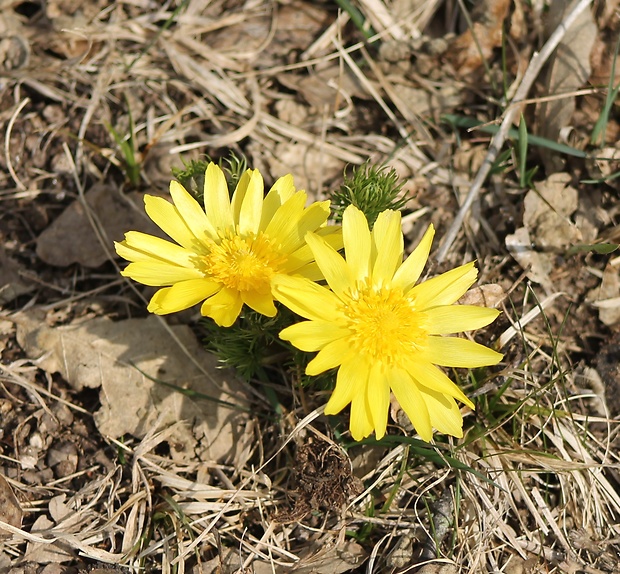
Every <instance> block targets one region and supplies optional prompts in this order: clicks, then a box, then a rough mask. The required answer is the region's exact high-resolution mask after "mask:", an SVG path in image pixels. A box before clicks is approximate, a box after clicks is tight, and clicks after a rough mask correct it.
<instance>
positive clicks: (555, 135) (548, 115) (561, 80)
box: [535, 0, 597, 173]
mask: <svg viewBox="0 0 620 574" xmlns="http://www.w3.org/2000/svg"><path fill="white" fill-rule="evenodd" d="M572 5H573V3H572V2H571V1H570V0H557V1H556V2H552V3H551V4H550V7H549V14H548V15H547V18H545V24H546V32H547V35H550V34H551V33H552V32H553V31H554V30H555V29H556V28H557V27H558V26H559V25H560V24H561V22H562V19H563V18H564V16H565V15H566V12H568V11H569V10H571V9H572ZM596 34H597V28H596V24H595V23H594V17H593V16H592V12H591V11H590V10H584V11H583V12H582V13H581V14H580V15H579V17H578V18H577V20H575V22H574V23H573V24H572V25H571V26H570V28H568V30H567V31H566V34H565V35H564V38H563V39H562V41H561V42H560V44H559V46H558V47H557V49H556V51H555V53H554V54H553V56H552V57H551V58H550V60H549V66H548V68H547V75H546V79H545V85H544V87H543V90H544V93H545V94H549V95H553V96H556V95H561V94H570V93H571V92H574V91H575V90H577V89H579V88H581V87H582V86H583V85H584V84H585V83H586V81H587V79H588V78H589V77H590V72H591V66H590V54H591V52H592V48H593V46H594V41H595V39H596ZM574 111H575V98H574V96H568V97H566V98H559V99H555V100H552V101H549V102H543V103H541V104H540V105H539V106H538V108H537V110H536V129H535V131H536V133H537V134H539V135H540V136H542V137H545V138H547V139H550V140H552V141H558V140H559V139H560V130H561V129H562V128H564V127H567V126H569V125H570V123H571V119H572V116H573V113H574ZM541 155H542V158H543V161H544V163H545V167H546V169H547V172H548V173H551V172H554V171H559V170H560V169H562V166H563V160H562V158H561V157H560V156H559V155H558V153H557V152H555V151H553V150H549V149H546V148H542V149H541Z"/></svg>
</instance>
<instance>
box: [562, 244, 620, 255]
mask: <svg viewBox="0 0 620 574" xmlns="http://www.w3.org/2000/svg"><path fill="white" fill-rule="evenodd" d="M618 247H620V245H618V244H617V243H580V244H577V245H573V246H572V247H571V248H570V249H569V250H568V251H567V252H566V256H567V257H568V256H570V255H575V254H577V253H584V252H586V253H587V252H591V253H597V254H598V255H608V254H609V253H613V252H614V251H615V250H616V249H618Z"/></svg>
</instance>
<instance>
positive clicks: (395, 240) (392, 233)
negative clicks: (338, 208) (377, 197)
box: [372, 209, 404, 285]
mask: <svg viewBox="0 0 620 574" xmlns="http://www.w3.org/2000/svg"><path fill="white" fill-rule="evenodd" d="M372 239H373V244H374V245H375V248H376V250H377V255H376V258H375V263H374V267H373V270H372V282H373V284H374V285H384V284H386V283H388V282H391V281H392V278H393V277H394V272H395V271H396V269H398V267H399V265H400V264H401V263H402V261H403V248H404V247H403V232H402V229H401V226H400V211H392V210H391V209H388V210H386V211H383V212H381V213H380V214H379V216H378V217H377V220H376V221H375V225H374V227H373V228H372Z"/></svg>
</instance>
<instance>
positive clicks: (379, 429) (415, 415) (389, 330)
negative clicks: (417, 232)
mask: <svg viewBox="0 0 620 574" xmlns="http://www.w3.org/2000/svg"><path fill="white" fill-rule="evenodd" d="M342 232H343V237H344V248H345V256H346V259H345V258H343V257H342V256H341V255H340V254H339V253H338V252H337V251H336V250H335V249H334V248H333V247H332V246H330V245H329V244H328V243H327V242H326V241H325V240H324V239H322V238H321V237H319V236H318V235H316V234H313V233H308V235H307V237H306V241H307V242H308V245H309V246H310V248H311V249H312V252H313V253H314V257H315V259H316V262H317V264H318V266H319V268H320V269H321V271H322V272H323V275H324V277H325V279H326V280H327V283H328V285H329V287H330V289H328V288H326V287H323V286H321V285H318V284H316V283H314V282H312V281H310V280H308V279H303V278H296V277H277V278H276V279H274V282H273V291H274V294H275V296H276V298H277V299H278V300H279V301H281V302H282V303H284V305H286V306H287V307H289V308H290V309H291V310H292V311H294V312H295V313H297V314H298V315H301V316H302V317H305V318H306V319H309V320H308V321H303V322H301V323H297V324H294V325H292V326H290V327H287V328H286V329H284V330H283V331H282V332H281V333H280V337H281V338H282V339H284V340H287V341H290V342H291V343H292V344H293V345H294V346H295V347H297V348H299V349H301V350H303V351H309V352H312V351H319V353H318V354H317V355H316V357H314V358H313V359H312V361H310V363H309V364H308V366H307V369H306V373H307V374H308V375H317V374H319V373H322V372H324V371H326V370H328V369H332V368H334V367H339V369H338V374H337V378H336V388H335V389H334V392H333V394H332V396H331V398H330V399H329V402H328V403H327V405H326V407H325V413H326V414H336V413H338V412H340V411H341V410H342V409H344V408H345V407H346V406H347V405H348V404H349V403H351V419H350V428H351V435H352V436H353V438H354V439H355V440H361V439H362V438H364V437H367V436H368V435H370V434H371V433H372V432H373V430H374V432H375V433H376V436H377V438H378V439H380V438H381V437H383V436H384V435H385V432H386V427H387V416H388V410H389V404H390V391H392V392H393V393H394V396H395V397H396V399H397V400H398V402H399V403H400V405H401V407H402V408H403V410H404V411H405V413H407V415H408V416H409V418H410V419H411V422H412V423H413V425H414V426H415V428H416V430H417V432H418V434H419V435H420V436H421V437H422V438H423V439H424V440H425V441H429V440H431V438H432V429H433V428H435V429H437V430H438V431H439V432H442V433H445V434H450V435H453V436H457V437H462V436H463V419H462V417H461V413H460V411H459V408H458V406H457V404H456V402H455V399H457V400H459V401H460V402H462V403H465V404H466V405H468V406H469V407H471V408H473V407H474V405H473V403H472V402H471V401H470V400H469V399H468V398H467V397H466V396H465V395H464V394H463V392H462V391H461V390H460V389H459V388H458V387H457V386H456V385H455V384H454V383H453V382H452V381H451V380H450V379H449V378H448V377H447V375H446V374H445V373H444V372H443V371H442V370H441V369H439V368H438V367H437V365H441V366H444V367H468V368H474V367H481V366H483V365H494V364H496V363H497V362H498V361H500V360H501V358H502V355H501V354H499V353H496V352H495V351H493V350H491V349H489V348H487V347H484V346H483V345H479V344H478V343H474V342H472V341H469V340H467V339H462V338H457V337H444V336H443V335H449V334H454V333H457V332H460V331H469V330H472V329H477V328H479V327H483V326H485V325H488V324H489V323H491V322H492V321H493V320H494V319H495V318H496V317H497V315H498V311H496V310H494V309H487V308H484V307H475V306H469V305H453V303H455V302H456V301H457V300H458V299H459V298H460V297H461V296H462V295H463V294H464V293H465V292H466V291H467V290H468V289H469V287H471V285H472V284H473V283H474V281H475V280H476V277H477V270H476V268H475V267H474V264H473V263H468V264H466V265H463V266H461V267H457V268H456V269H453V270H452V271H448V272H447V273H444V274H442V275H439V276H438V277H434V278H432V279H430V280H428V281H425V282H423V283H420V284H418V285H415V283H416V281H417V280H418V279H419V277H420V275H421V273H422V270H423V268H424V266H425V264H426V261H427V259H428V255H429V252H430V248H431V243H432V240H433V235H434V229H433V227H432V225H431V226H430V227H429V228H428V230H427V232H426V234H425V235H424V237H423V238H422V241H421V242H420V244H419V245H418V246H417V247H416V249H415V250H414V251H413V253H412V254H411V255H410V256H409V257H408V258H407V259H406V260H405V261H404V262H403V234H402V231H401V218H400V212H397V211H391V210H387V211H384V212H382V213H381V214H380V215H379V217H378V218H377V220H376V223H375V225H374V228H373V230H372V233H371V232H370V231H369V229H368V222H367V220H366V217H365V216H364V214H363V213H362V212H361V211H359V210H358V209H357V208H356V207H354V206H352V205H351V206H349V207H347V209H346V210H345V212H344V216H343V221H342Z"/></svg>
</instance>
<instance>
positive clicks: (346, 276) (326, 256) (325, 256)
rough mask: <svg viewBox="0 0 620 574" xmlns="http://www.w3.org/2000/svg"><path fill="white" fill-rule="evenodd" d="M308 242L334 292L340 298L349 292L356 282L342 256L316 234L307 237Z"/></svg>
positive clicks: (309, 234)
mask: <svg viewBox="0 0 620 574" xmlns="http://www.w3.org/2000/svg"><path fill="white" fill-rule="evenodd" d="M306 242H307V243H308V245H309V246H310V249H312V253H314V258H315V260H316V264H317V265H318V266H319V269H320V270H321V272H322V273H323V276H324V277H325V279H326V281H327V283H328V285H329V286H330V287H331V289H332V291H333V292H334V293H336V295H338V296H341V295H342V294H343V293H345V292H346V291H349V290H350V289H351V288H352V287H353V286H354V282H353V277H352V276H351V270H350V267H349V266H348V265H347V263H346V261H345V260H344V259H343V258H342V256H341V255H340V254H339V253H338V252H337V251H336V250H335V249H334V248H333V247H330V246H329V245H328V244H327V243H326V242H325V241H324V240H323V239H322V238H320V237H318V236H317V235H315V234H314V233H308V234H307V235H306Z"/></svg>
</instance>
